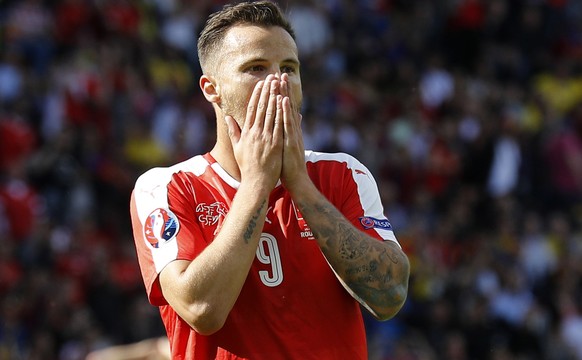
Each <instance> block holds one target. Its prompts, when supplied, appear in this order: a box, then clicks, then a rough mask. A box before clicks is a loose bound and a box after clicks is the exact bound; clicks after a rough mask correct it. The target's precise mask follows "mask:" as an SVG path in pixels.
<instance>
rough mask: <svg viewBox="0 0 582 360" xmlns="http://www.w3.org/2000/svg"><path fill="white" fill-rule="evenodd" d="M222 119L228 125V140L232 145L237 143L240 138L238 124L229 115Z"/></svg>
mask: <svg viewBox="0 0 582 360" xmlns="http://www.w3.org/2000/svg"><path fill="white" fill-rule="evenodd" d="M224 121H225V122H226V126H227V127H228V136H229V137H230V141H231V142H232V144H233V145H234V144H236V143H238V142H239V140H240V128H239V127H238V124H237V123H236V121H235V120H234V118H233V117H232V116H230V115H227V116H225V117H224Z"/></svg>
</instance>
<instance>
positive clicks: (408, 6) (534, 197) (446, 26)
mask: <svg viewBox="0 0 582 360" xmlns="http://www.w3.org/2000/svg"><path fill="white" fill-rule="evenodd" d="M224 2H225V1H219V0H217V1H212V0H203V1H185V0H135V1H134V0H132V1H130V0H59V1H42V0H18V1H16V0H12V1H10V0H0V25H1V28H0V241H1V246H0V359H63V360H75V359H84V358H85V356H86V354H88V353H89V352H91V351H94V350H98V349H103V348H106V347H108V346H112V345H121V344H130V343H135V342H138V341H141V340H143V339H151V338H157V337H159V336H163V335H164V329H163V326H162V325H161V321H160V320H159V315H158V312H157V309H156V308H155V307H153V306H151V305H149V303H148V302H147V300H146V296H145V291H144V287H143V283H142V280H141V276H140V273H139V269H138V265H137V260H136V256H135V251H134V246H133V239H132V234H131V226H130V222H129V205H128V204H129V196H130V192H131V190H132V187H133V184H134V182H135V180H136V179H137V177H138V176H139V175H140V174H141V173H142V172H144V171H145V170H146V169H148V168H150V167H154V166H165V165H169V164H172V163H175V162H178V161H181V160H184V159H187V158H189V157H190V156H192V155H194V154H198V153H202V152H206V151H208V150H210V148H211V145H212V144H213V143H214V140H215V134H214V118H213V115H214V114H213V112H212V108H211V107H210V105H209V104H207V103H206V101H205V100H204V98H203V97H202V96H201V93H200V91H199V89H198V85H197V79H198V76H199V75H200V69H199V68H198V64H197V58H196V53H195V43H196V37H197V34H198V32H199V30H200V29H201V26H202V25H203V21H204V19H205V18H206V17H207V15H208V14H209V13H211V12H213V11H214V10H216V9H218V8H219V7H221V6H222V4H223V3H224ZM279 3H280V4H281V6H282V7H283V8H284V9H285V10H286V11H287V13H288V14H289V16H290V19H291V21H292V23H293V25H294V26H295V29H296V31H297V41H298V46H299V48H300V58H301V62H302V79H303V83H304V96H305V104H304V109H303V119H304V120H303V124H304V132H305V143H306V147H308V148H311V149H314V150H320V151H343V152H347V153H350V154H352V155H355V156H356V157H358V158H359V159H360V160H361V161H362V162H363V163H364V164H365V165H366V166H368V167H369V168H370V170H371V171H372V172H373V173H374V174H375V176H376V180H377V182H378V186H379V188H380V191H381V194H382V197H383V201H384V206H385V210H386V214H387V216H388V217H389V219H390V220H391V222H392V224H393V226H394V228H395V232H396V234H397V237H398V239H399V241H400V243H401V245H402V246H403V248H404V249H405V251H406V253H407V254H408V256H409V257H410V260H411V265H412V274H411V281H410V293H409V297H408V300H407V303H406V305H405V307H404V308H403V310H402V311H401V312H400V313H399V314H398V315H397V316H396V317H395V318H394V319H392V320H391V321H388V322H384V323H378V322H375V321H372V320H371V319H370V318H368V317H366V325H367V327H368V337H369V344H370V358H371V359H404V360H409V359H410V360H412V359H447V360H464V359H477V360H485V359H492V360H504V359H522V360H526V359H534V360H535V359H550V360H569V359H573V360H575V359H582V228H581V224H582V221H581V220H582V206H581V205H582V202H581V200H582V1H580V0H523V1H517V0H490V1H485V0H447V1H438V2H437V1H429V0H416V1H405V0H351V1H348V0H325V1H308V0H303V1H280V2H279Z"/></svg>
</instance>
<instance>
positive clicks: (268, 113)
mask: <svg viewBox="0 0 582 360" xmlns="http://www.w3.org/2000/svg"><path fill="white" fill-rule="evenodd" d="M267 79H268V78H267ZM267 82H268V80H267ZM278 92H279V81H278V80H276V79H275V78H274V77H273V79H271V81H270V87H269V95H268V103H267V109H266V110H265V116H264V117H263V116H260V114H257V115H258V117H257V119H256V121H255V124H256V126H258V127H260V128H263V130H264V131H266V132H270V131H271V129H273V124H274V122H275V117H276V112H277V97H278V96H279V94H278ZM261 97H262V94H261ZM259 108H260V107H259ZM263 119H264V123H263Z"/></svg>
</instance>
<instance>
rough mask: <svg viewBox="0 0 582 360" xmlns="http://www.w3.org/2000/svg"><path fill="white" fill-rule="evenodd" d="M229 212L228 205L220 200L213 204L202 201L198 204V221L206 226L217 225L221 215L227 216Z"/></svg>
mask: <svg viewBox="0 0 582 360" xmlns="http://www.w3.org/2000/svg"><path fill="white" fill-rule="evenodd" d="M227 212H228V209H227V208H226V205H224V203H222V202H219V201H217V202H215V203H212V204H206V203H200V204H198V205H197V206H196V213H197V214H198V221H200V223H201V224H203V225H206V226H210V225H216V224H217V223H218V221H219V220H220V218H221V217H224V216H226V213H227Z"/></svg>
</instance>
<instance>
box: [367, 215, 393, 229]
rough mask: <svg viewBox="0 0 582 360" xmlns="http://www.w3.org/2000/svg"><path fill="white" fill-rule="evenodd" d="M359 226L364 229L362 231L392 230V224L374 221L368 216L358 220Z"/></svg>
mask: <svg viewBox="0 0 582 360" xmlns="http://www.w3.org/2000/svg"><path fill="white" fill-rule="evenodd" d="M360 224H362V226H363V227H364V229H372V228H377V229H384V230H392V224H390V221H388V220H386V219H376V218H373V217H370V216H362V217H361V218H360Z"/></svg>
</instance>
